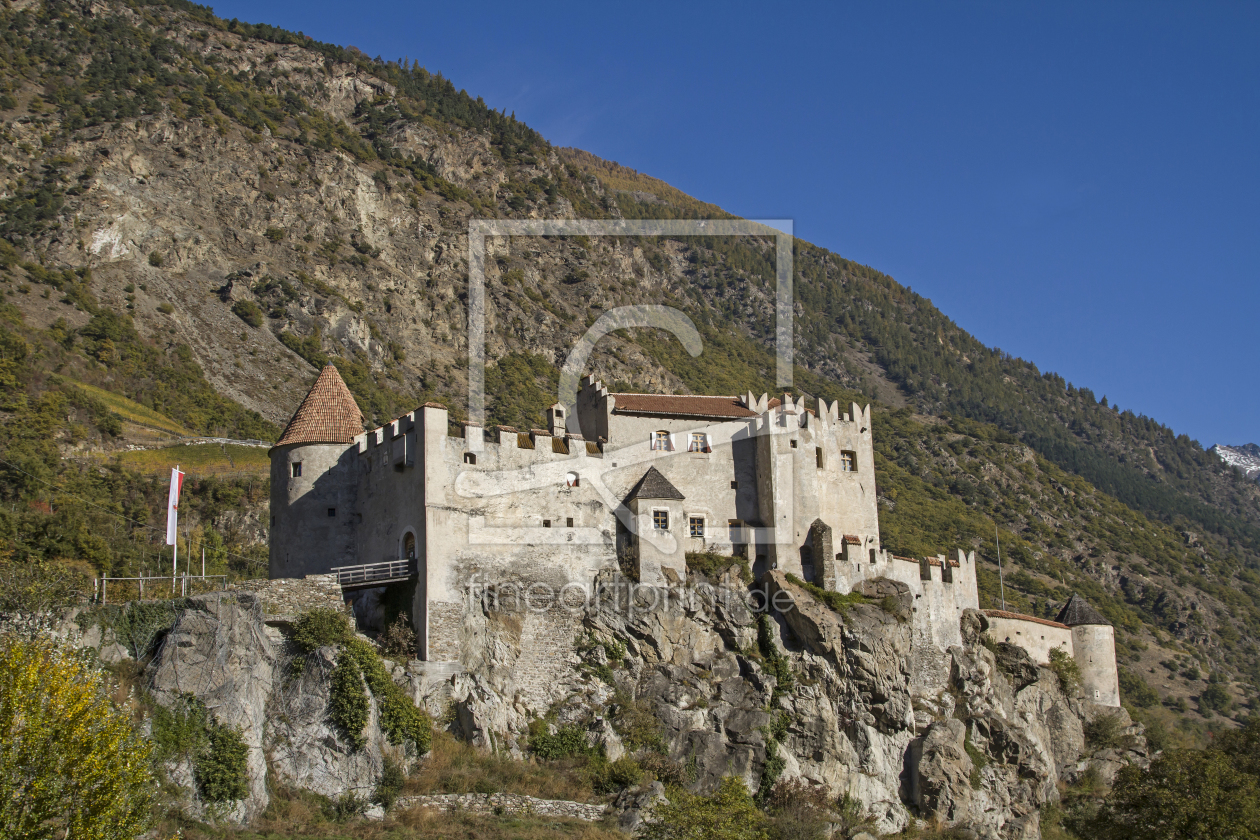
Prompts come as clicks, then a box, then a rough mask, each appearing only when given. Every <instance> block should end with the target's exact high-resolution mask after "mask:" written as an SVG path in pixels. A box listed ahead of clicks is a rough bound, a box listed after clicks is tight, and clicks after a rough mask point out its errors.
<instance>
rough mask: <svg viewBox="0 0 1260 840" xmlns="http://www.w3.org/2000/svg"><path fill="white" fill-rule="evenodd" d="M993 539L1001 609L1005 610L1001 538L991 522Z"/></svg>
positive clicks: (995, 524)
mask: <svg viewBox="0 0 1260 840" xmlns="http://www.w3.org/2000/svg"><path fill="white" fill-rule="evenodd" d="M993 541H994V542H996V543H997V555H998V587H999V590H1000V591H1001V593H1002V611H1003V612H1005V611H1006V578H1005V576H1004V575H1003V574H1002V538H1001V537H1000V536H998V526H997V523H996V522H995V523H994V524H993Z"/></svg>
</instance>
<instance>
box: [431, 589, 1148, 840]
mask: <svg viewBox="0 0 1260 840" xmlns="http://www.w3.org/2000/svg"><path fill="white" fill-rule="evenodd" d="M692 583H693V586H692V587H691V588H690V589H688V590H687V593H688V594H687V595H686V596H685V597H681V598H679V597H673V598H667V597H662V596H661V594H660V593H661V592H662V591H663V590H657V591H652V590H651V589H650V588H646V587H645V588H640V590H639V591H638V593H637V594H636V596H635V597H634V598H633V599H627V597H626V593H625V591H624V590H620V591H619V590H617V588H616V586H614V585H607V584H606V585H605V586H603V587H602V588H601V590H600V592H599V597H597V598H595V599H593V602H592V603H591V604H590V605H588V606H587V607H586V608H585V609H584V610H583V612H582V614H581V616H580V618H581V622H580V632H581V633H582V634H585V638H586V639H587V641H586V642H580V643H579V644H578V645H577V646H576V648H575V653H574V655H573V657H572V659H571V661H570V662H569V663H568V666H567V669H565V670H563V671H562V672H557V673H555V674H554V675H553V676H554V679H553V684H552V687H553V689H554V697H555V698H557V699H556V700H555V701H554V702H552V703H550V704H549V707H548V706H539V705H536V704H534V703H531V701H530V700H529V699H528V698H525V697H523V696H522V695H521V694H520V693H519V691H517V689H516V686H515V684H514V683H513V682H512V680H511V679H510V677H505V674H506V673H509V672H510V670H511V669H510V667H505V666H510V664H511V662H512V661H514V658H515V657H518V656H519V655H520V652H519V651H518V650H516V649H515V648H513V647H512V646H511V645H506V644H504V636H503V635H502V634H501V633H495V632H488V633H487V632H482V634H481V635H479V636H478V635H476V634H473V635H470V637H469V638H470V640H473V641H479V643H481V644H483V645H485V649H484V650H479V651H476V652H474V653H472V654H470V664H471V667H470V668H469V670H467V671H465V672H463V673H460V674H457V675H454V676H453V677H451V678H449V679H447V680H446V681H444V682H436V681H430V682H429V683H428V686H427V688H425V689H423V690H420V689H419V688H418V687H417V689H416V691H417V693H418V694H421V695H427V696H428V697H429V698H430V699H431V701H432V702H431V707H434V706H436V705H440V703H438V702H437V701H436V700H434V699H433V698H436V697H437V696H438V692H439V690H440V689H441V687H442V686H445V688H444V689H441V690H444V691H445V692H446V693H445V694H444V695H443V698H444V699H443V700H442V701H441V702H443V703H451V704H453V705H454V711H455V713H456V714H455V715H454V717H455V718H456V720H457V723H456V724H455V728H456V729H457V730H461V731H462V732H463V734H464V735H465V736H466V737H470V738H472V739H473V740H474V741H475V742H479V743H483V744H491V743H493V744H497V745H500V746H504V747H506V748H508V749H512V750H519V749H521V748H522V747H523V745H524V738H523V735H524V728H525V724H526V722H527V721H528V720H529V719H530V718H531V717H533V716H542V715H544V714H546V713H548V712H549V711H550V712H552V713H554V714H555V715H556V716H557V723H560V724H564V723H570V724H578V725H580V726H583V727H585V728H586V731H587V732H588V736H589V738H590V739H591V741H592V742H594V743H603V744H604V745H605V748H606V750H607V751H608V754H609V756H610V757H612V758H614V759H615V758H617V757H619V756H620V755H622V754H625V753H632V752H634V750H635V747H636V745H635V743H634V738H635V737H636V735H635V732H634V729H633V722H632V721H628V720H627V714H628V713H627V709H632V710H638V713H639V714H640V715H646V716H647V718H648V719H649V720H651V721H652V722H653V723H654V724H655V726H656V728H657V732H658V734H659V737H660V740H661V744H662V746H663V747H664V751H665V752H666V753H667V754H668V758H669V760H670V761H671V762H672V764H673V766H674V767H675V768H676V770H677V771H678V774H679V778H680V779H681V780H682V781H683V783H685V784H687V785H688V786H690V787H691V788H692V789H694V790H698V791H709V790H712V789H714V788H715V787H716V786H717V784H718V782H719V781H720V779H721V778H722V777H723V776H727V775H734V776H738V777H740V778H741V779H742V780H743V781H744V783H745V785H746V786H747V787H748V788H749V790H750V791H753V792H756V791H758V790H759V789H760V788H761V787H762V786H763V785H767V784H771V785H772V784H773V783H774V782H775V780H776V778H778V779H791V778H801V779H804V780H807V781H809V782H811V783H815V784H821V785H825V786H827V787H828V788H829V789H830V791H831V792H832V793H833V794H834V795H841V794H847V795H849V796H852V797H855V798H856V799H858V800H859V801H860V802H861V803H862V804H863V807H864V808H865V810H866V812H867V813H869V814H870V815H871V816H873V817H875V818H876V820H877V823H878V828H879V829H880V830H881V831H884V832H892V831H897V830H900V829H901V828H904V827H905V826H907V825H908V824H910V823H911V822H912V821H914V820H916V819H919V820H935V821H939V822H941V823H944V824H946V825H951V826H956V827H958V828H960V829H962V830H964V831H965V832H969V833H970V834H971V835H973V836H975V837H977V838H992V840H997V838H1037V837H1039V834H1040V832H1039V827H1038V826H1039V809H1040V808H1041V806H1042V805H1044V804H1045V803H1047V802H1051V801H1055V800H1056V799H1057V797H1058V791H1057V787H1056V784H1057V782H1058V781H1059V779H1060V778H1064V779H1068V778H1071V777H1073V776H1074V775H1075V774H1077V773H1080V772H1082V771H1083V770H1084V769H1085V768H1086V767H1087V766H1088V765H1089V764H1090V763H1094V764H1095V765H1097V766H1099V767H1100V769H1102V770H1104V772H1105V771H1106V770H1107V769H1110V767H1111V766H1112V764H1111V762H1112V761H1113V759H1119V760H1122V761H1134V760H1137V761H1141V760H1142V759H1143V749H1142V747H1141V745H1140V743H1139V742H1140V738H1137V739H1135V743H1136V744H1137V748H1136V749H1135V751H1133V752H1130V753H1128V754H1126V755H1124V756H1119V755H1111V754H1110V753H1101V754H1099V755H1098V756H1093V757H1091V756H1089V755H1086V754H1084V750H1085V743H1084V737H1083V721H1084V720H1085V719H1086V718H1087V717H1088V716H1089V715H1090V714H1092V713H1094V711H1093V710H1091V709H1090V708H1088V707H1086V705H1085V704H1083V703H1081V702H1080V701H1078V700H1076V699H1074V698H1071V697H1067V696H1065V695H1064V694H1063V693H1062V692H1061V691H1060V689H1059V687H1058V683H1057V679H1056V677H1055V676H1054V675H1053V674H1052V673H1050V672H1049V671H1047V670H1045V669H1041V668H1038V667H1037V666H1036V665H1035V664H1034V663H1032V662H1031V661H1030V660H1028V659H1027V657H1026V656H1023V657H1021V656H1020V655H1019V654H1020V653H1022V651H1018V652H1016V651H1008V650H1004V649H999V652H998V654H997V655H996V656H995V654H994V653H993V652H992V651H990V650H989V649H988V648H986V647H984V646H983V644H982V643H981V639H982V632H981V631H982V629H983V627H984V624H985V620H984V617H983V615H981V614H980V613H976V612H974V611H968V612H967V613H966V614H964V616H963V621H962V624H963V626H962V628H961V630H962V638H963V639H964V644H963V645H962V646H958V647H954V648H951V649H950V650H949V651H947V652H944V656H945V658H946V659H947V661H948V664H949V667H948V669H947V671H946V673H947V676H946V677H944V678H942V679H941V680H940V683H939V684H938V685H933V686H930V687H929V689H928V690H926V691H925V690H924V689H923V688H921V687H920V688H916V687H915V686H916V685H917V684H916V683H915V682H914V681H913V680H912V679H911V676H912V675H911V674H910V664H909V663H911V662H913V661H915V658H914V656H913V654H914V651H913V649H912V648H913V644H914V640H913V638H912V634H911V632H910V628H909V625H908V624H907V623H906V622H905V620H904V616H903V615H902V614H903V613H904V612H905V610H904V609H903V607H904V605H903V604H902V603H901V600H900V599H899V598H898V597H896V596H897V595H898V594H899V593H898V592H896V591H894V590H892V589H889V590H888V591H885V590H884V588H881V587H880V586H875V587H874V588H873V589H872V591H871V596H872V597H874V598H877V599H878V601H879V605H876V604H872V603H866V604H853V605H851V606H849V607H848V608H847V609H846V610H845V612H844V613H840V612H837V611H834V610H832V609H830V608H829V607H827V606H826V605H824V604H822V603H820V602H819V601H817V600H816V599H815V598H814V597H813V596H811V595H810V594H809V593H808V592H806V591H804V590H803V589H801V588H799V587H796V586H794V585H792V584H791V583H790V582H788V581H787V579H786V578H785V577H784V576H783V575H782V574H781V573H779V572H770V573H768V574H767V576H766V577H765V578H764V579H763V581H762V585H763V586H764V589H763V591H764V593H765V594H766V596H767V597H768V598H769V599H770V600H771V602H772V603H773V604H774V606H776V607H777V608H778V609H777V610H775V611H774V612H773V613H772V614H771V615H769V616H766V617H761V616H759V614H758V613H757V612H755V611H754V609H752V608H751V605H750V603H749V600H748V593H747V592H746V591H745V590H743V589H742V588H728V587H714V586H711V585H709V584H708V583H696V582H695V581H693V582H692ZM619 585H622V586H624V584H619ZM675 592H676V590H675ZM888 595H892V596H894V597H893V598H891V599H889V598H887V596H888ZM517 620H519V617H513V616H511V615H502V614H492V613H487V614H486V615H483V616H482V617H481V618H479V619H474V623H481V624H482V625H484V626H486V627H493V626H511V625H512V624H513V623H514V622H515V621H517ZM759 622H762V623H764V628H763V634H762V638H761V639H760V640H759V638H758V624H759ZM766 629H768V630H769V632H768V633H766V632H764V630H766ZM767 645H768V647H767ZM610 649H613V650H617V651H618V652H620V650H621V649H624V651H625V655H624V657H622V658H620V659H615V658H614V657H611V656H609V654H608V651H609V650H610ZM772 659H778V660H779V661H780V662H781V663H786V667H787V669H788V672H789V675H785V679H784V680H783V683H782V684H781V683H780V680H779V679H778V677H776V673H778V674H784V672H783V671H782V670H776V668H777V667H779V666H775V665H774V664H772V662H771V660H772ZM789 681H790V684H788V683H789ZM1113 752H1114V751H1113ZM1115 766H1116V767H1118V766H1120V765H1119V764H1118V763H1116V764H1115ZM776 768H779V769H778V773H779V775H778V776H777V777H776V776H775V771H776ZM1112 772H1114V770H1113V771H1112ZM662 795H663V791H661V790H657V791H653V790H651V789H634V790H630V791H627V792H625V793H623V794H622V795H621V796H620V797H619V799H618V801H617V802H616V803H614V807H616V808H617V809H618V810H619V811H621V812H622V817H621V824H622V825H623V827H624V828H625V829H626V830H631V831H632V830H634V829H635V828H636V827H637V826H639V825H640V824H641V822H642V820H643V818H644V814H645V813H646V812H648V811H650V803H651V802H652V801H654V800H656V799H657V798H659V797H660V796H662Z"/></svg>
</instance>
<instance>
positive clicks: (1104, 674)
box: [1055, 594, 1120, 706]
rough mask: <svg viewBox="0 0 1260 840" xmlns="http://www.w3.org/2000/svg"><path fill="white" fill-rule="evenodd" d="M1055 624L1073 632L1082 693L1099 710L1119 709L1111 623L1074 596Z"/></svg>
mask: <svg viewBox="0 0 1260 840" xmlns="http://www.w3.org/2000/svg"><path fill="white" fill-rule="evenodd" d="M1055 620H1056V621H1058V622H1059V623H1060V624H1066V625H1067V626H1068V627H1070V628H1072V654H1073V657H1074V658H1075V659H1076V664H1077V666H1078V667H1080V669H1081V693H1082V694H1083V695H1084V696H1085V699H1086V700H1092V701H1093V702H1095V703H1098V704H1099V705H1101V706H1119V705H1120V676H1119V674H1118V673H1117V671H1116V634H1115V629H1114V628H1113V627H1112V626H1111V622H1110V621H1108V620H1107V619H1105V618H1103V616H1102V614H1101V613H1100V612H1098V610H1096V609H1094V608H1093V607H1092V606H1090V605H1089V602H1087V601H1086V600H1085V599H1084V598H1082V597H1081V596H1080V595H1076V594H1073V595H1072V597H1071V598H1069V599H1068V602H1067V603H1066V604H1064V605H1063V609H1061V610H1059V614H1058V616H1056V617H1055Z"/></svg>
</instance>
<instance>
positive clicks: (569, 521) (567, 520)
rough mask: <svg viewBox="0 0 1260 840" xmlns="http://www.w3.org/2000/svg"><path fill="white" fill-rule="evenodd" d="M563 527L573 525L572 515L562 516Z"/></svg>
mask: <svg viewBox="0 0 1260 840" xmlns="http://www.w3.org/2000/svg"><path fill="white" fill-rule="evenodd" d="M564 527H566V528H572V527H573V517H572V516H566V517H565V518H564Z"/></svg>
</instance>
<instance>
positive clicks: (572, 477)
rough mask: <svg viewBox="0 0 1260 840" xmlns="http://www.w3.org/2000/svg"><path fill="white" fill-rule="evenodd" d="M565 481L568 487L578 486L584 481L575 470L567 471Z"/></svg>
mask: <svg viewBox="0 0 1260 840" xmlns="http://www.w3.org/2000/svg"><path fill="white" fill-rule="evenodd" d="M564 483H565V485H566V486H567V487H577V486H579V485H580V484H581V483H582V478H581V476H579V475H578V474H577V473H575V472H569V473H565V474H564Z"/></svg>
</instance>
